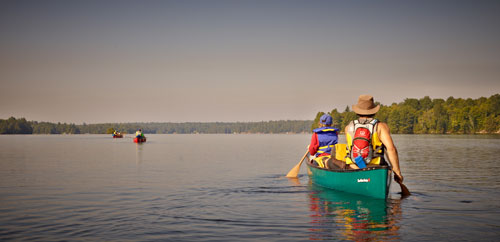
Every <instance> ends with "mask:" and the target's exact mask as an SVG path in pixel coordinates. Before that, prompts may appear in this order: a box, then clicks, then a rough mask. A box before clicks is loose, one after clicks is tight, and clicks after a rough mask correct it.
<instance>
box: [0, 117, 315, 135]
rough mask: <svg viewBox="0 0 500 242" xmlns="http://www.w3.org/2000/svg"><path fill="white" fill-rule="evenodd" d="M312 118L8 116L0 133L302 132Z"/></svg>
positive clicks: (305, 129) (310, 122)
mask: <svg viewBox="0 0 500 242" xmlns="http://www.w3.org/2000/svg"><path fill="white" fill-rule="evenodd" d="M311 124H312V120H281V121H262V122H235V123H223V122H213V123H194V122H193V123H102V124H85V123H84V124H82V125H76V124H67V123H57V124H55V123H48V122H36V121H32V122H29V121H26V119H24V118H21V119H16V118H14V117H11V118H9V119H7V120H2V119H0V134H106V133H112V132H113V130H117V131H119V132H122V133H135V131H137V130H138V129H142V131H143V132H144V133H149V134H193V133H200V134H232V133H265V134H272V133H303V132H309V131H310V128H311Z"/></svg>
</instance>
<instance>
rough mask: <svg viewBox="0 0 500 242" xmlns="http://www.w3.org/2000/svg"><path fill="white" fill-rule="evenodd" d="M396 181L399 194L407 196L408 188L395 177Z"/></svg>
mask: <svg viewBox="0 0 500 242" xmlns="http://www.w3.org/2000/svg"><path fill="white" fill-rule="evenodd" d="M394 175H396V174H394ZM396 182H397V183H399V186H400V187H401V196H402V197H407V196H410V195H411V193H410V190H408V188H407V187H406V186H405V184H403V183H402V182H401V181H400V180H399V179H396Z"/></svg>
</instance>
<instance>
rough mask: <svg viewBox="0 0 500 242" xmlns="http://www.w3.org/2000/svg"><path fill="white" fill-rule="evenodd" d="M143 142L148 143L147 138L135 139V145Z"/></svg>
mask: <svg viewBox="0 0 500 242" xmlns="http://www.w3.org/2000/svg"><path fill="white" fill-rule="evenodd" d="M143 142H146V137H141V138H138V137H135V138H134V143H143Z"/></svg>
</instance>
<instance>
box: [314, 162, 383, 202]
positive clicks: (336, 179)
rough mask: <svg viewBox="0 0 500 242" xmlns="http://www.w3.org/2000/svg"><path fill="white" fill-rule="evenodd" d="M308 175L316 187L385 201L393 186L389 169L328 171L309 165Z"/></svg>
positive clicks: (370, 168) (372, 168)
mask: <svg viewBox="0 0 500 242" xmlns="http://www.w3.org/2000/svg"><path fill="white" fill-rule="evenodd" d="M307 169H308V174H309V177H310V179H311V180H312V182H313V183H314V184H316V185H319V186H322V187H326V188H330V189H334V190H339V191H345V192H349V193H355V194H360V195H364V196H369V197H374V198H380V199H385V198H387V195H388V194H389V188H390V185H391V170H390V169H389V167H369V168H365V169H360V170H327V169H323V168H319V167H315V166H312V165H311V164H307Z"/></svg>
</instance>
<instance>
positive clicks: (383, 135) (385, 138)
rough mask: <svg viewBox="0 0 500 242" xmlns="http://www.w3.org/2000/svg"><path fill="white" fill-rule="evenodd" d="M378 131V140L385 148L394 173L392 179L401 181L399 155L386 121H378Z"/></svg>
mask: <svg viewBox="0 0 500 242" xmlns="http://www.w3.org/2000/svg"><path fill="white" fill-rule="evenodd" d="M378 132H379V137H380V141H382V143H383V144H384V145H385V148H386V149H387V156H388V157H389V162H390V163H391V166H392V171H394V173H395V174H396V176H395V177H394V179H395V180H396V181H398V180H399V181H398V182H403V175H402V174H401V169H400V168H399V156H398V150H397V149H396V146H394V142H393V141H392V137H391V133H390V131H389V126H388V125H387V124H386V123H378Z"/></svg>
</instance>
